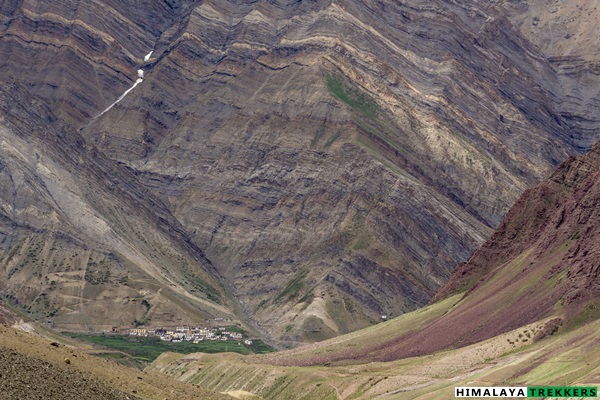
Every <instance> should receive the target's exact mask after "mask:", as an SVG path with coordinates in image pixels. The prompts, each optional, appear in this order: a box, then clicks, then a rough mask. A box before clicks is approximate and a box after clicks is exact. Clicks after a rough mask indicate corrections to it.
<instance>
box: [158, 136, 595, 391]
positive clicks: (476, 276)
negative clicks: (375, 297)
mask: <svg viewBox="0 0 600 400" xmlns="http://www.w3.org/2000/svg"><path fill="white" fill-rule="evenodd" d="M599 203H600V143H598V144H596V146H594V148H593V149H592V150H591V151H590V152H588V153H587V154H585V155H583V156H580V157H577V158H571V159H569V160H568V161H566V162H565V163H563V164H561V165H560V166H559V168H558V169H557V170H556V171H555V173H554V174H553V175H552V176H551V178H549V179H548V180H546V181H545V182H543V183H542V184H540V185H538V186H537V187H535V188H532V189H530V190H528V191H527V192H525V193H524V194H523V196H521V198H520V199H519V201H518V202H517V203H516V204H515V205H514V206H513V208H511V210H510V212H509V213H508V215H507V217H506V219H505V220H504V222H503V223H502V224H501V226H500V228H499V229H498V231H497V232H496V233H495V234H494V235H493V236H492V237H491V238H490V239H489V240H488V241H487V242H486V243H485V244H484V245H483V246H482V247H481V248H480V249H478V250H477V251H476V252H475V254H474V255H473V256H472V257H471V259H470V260H469V261H468V262H467V263H466V264H465V265H464V266H462V267H460V268H458V269H457V270H455V272H454V273H453V276H452V279H451V280H450V282H449V283H448V284H447V285H446V286H445V287H444V288H442V289H441V290H440V292H439V293H438V296H437V297H438V298H439V300H437V301H436V302H434V303H433V304H431V305H429V306H427V307H424V308H422V309H419V310H417V311H414V312H411V313H407V314H405V315H402V316H400V317H398V318H395V319H393V320H390V321H387V322H383V323H381V324H378V325H376V326H373V327H369V328H366V329H363V330H360V331H357V332H353V333H351V334H347V335H343V336H339V337H337V338H334V339H330V340H327V341H323V342H320V343H315V344H311V345H306V346H303V347H300V348H297V349H294V350H288V351H283V352H279V353H273V354H269V355H261V356H251V357H241V356H239V357H238V356H234V355H231V356H224V355H204V354H196V355H188V356H179V355H173V354H165V355H163V356H161V358H159V359H157V360H156V361H155V362H154V363H153V364H152V365H151V366H150V367H148V370H149V371H154V372H162V373H166V374H168V375H170V376H172V377H180V378H178V379H181V380H183V381H186V382H192V383H196V384H200V385H204V386H206V387H208V388H211V389H213V390H222V391H234V390H240V389H243V390H246V391H249V392H251V393H253V394H255V395H258V396H261V397H263V398H279V397H286V398H292V399H295V398H307V399H310V398H314V399H318V398H328V396H329V397H332V398H358V399H371V398H376V397H378V396H386V397H389V398H392V399H394V398H398V399H417V398H418V399H438V398H439V399H447V398H450V397H452V396H453V389H454V387H456V386H526V385H532V386H533V385H538V386H540V385H542V386H543V385H589V386H597V385H598V384H600V358H599V349H600V347H599V344H600V336H599V335H598V332H599V329H600V313H599V311H598V310H600V307H599V306H600V303H599V301H600V279H599V276H598V273H599V271H600V245H599V244H600V238H599V236H598V235H599V232H600V229H599V228H600V226H599V224H600V207H598V206H599ZM458 290H460V291H462V290H466V292H459V293H455V294H453V293H454V292H456V291H458ZM444 297H445V298H444ZM224 371H226V372H227V373H226V375H225V378H223V376H224V375H223V372H224ZM217 377H221V379H218V378H217Z"/></svg>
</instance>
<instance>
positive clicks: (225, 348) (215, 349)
mask: <svg viewBox="0 0 600 400" xmlns="http://www.w3.org/2000/svg"><path fill="white" fill-rule="evenodd" d="M65 334H66V335H67V336H69V337H71V338H74V339H79V340H83V341H86V342H91V343H94V344H96V345H99V346H102V347H105V348H108V349H111V350H118V351H122V352H123V353H127V354H129V355H130V356H132V357H133V358H134V359H136V360H139V361H143V362H152V361H154V360H155V359H156V358H157V357H158V356H160V355H161V354H162V353H164V352H167V351H169V352H173V353H182V354H190V353H224V352H232V353H239V354H252V353H259V354H260V353H269V352H272V351H275V350H274V349H273V348H272V347H271V346H269V345H267V344H266V343H264V342H263V341H262V340H253V342H252V346H246V345H244V344H243V343H240V344H238V342H237V341H234V340H231V341H225V342H221V341H203V342H200V343H197V344H194V343H192V342H186V341H184V342H180V343H171V342H165V341H162V340H160V339H159V338H155V337H154V338H153V337H135V336H123V335H112V334H103V335H90V334H85V333H65Z"/></svg>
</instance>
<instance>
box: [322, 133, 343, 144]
mask: <svg viewBox="0 0 600 400" xmlns="http://www.w3.org/2000/svg"><path fill="white" fill-rule="evenodd" d="M339 137H340V133H339V132H336V133H334V134H333V135H331V137H330V138H329V139H327V142H325V144H324V145H323V147H325V148H327V147H329V146H331V145H332V144H334V143H335V141H336V140H338V138H339Z"/></svg>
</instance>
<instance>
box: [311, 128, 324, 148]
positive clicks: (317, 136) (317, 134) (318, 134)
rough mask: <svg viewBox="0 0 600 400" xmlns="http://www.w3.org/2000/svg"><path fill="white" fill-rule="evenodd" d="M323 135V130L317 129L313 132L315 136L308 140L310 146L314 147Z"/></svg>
mask: <svg viewBox="0 0 600 400" xmlns="http://www.w3.org/2000/svg"><path fill="white" fill-rule="evenodd" d="M323 135H325V130H324V129H319V130H318V131H317V133H315V137H313V139H312V141H311V142H310V147H315V146H316V145H317V144H318V143H319V141H320V140H321V139H322V138H323Z"/></svg>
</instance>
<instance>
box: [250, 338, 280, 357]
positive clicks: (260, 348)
mask: <svg viewBox="0 0 600 400" xmlns="http://www.w3.org/2000/svg"><path fill="white" fill-rule="evenodd" d="M250 348H251V349H252V351H253V352H254V353H256V354H266V353H275V352H276V351H277V349H275V348H274V347H271V346H269V345H268V344H266V343H265V342H263V341H262V340H253V341H252V345H251V346H250Z"/></svg>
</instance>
